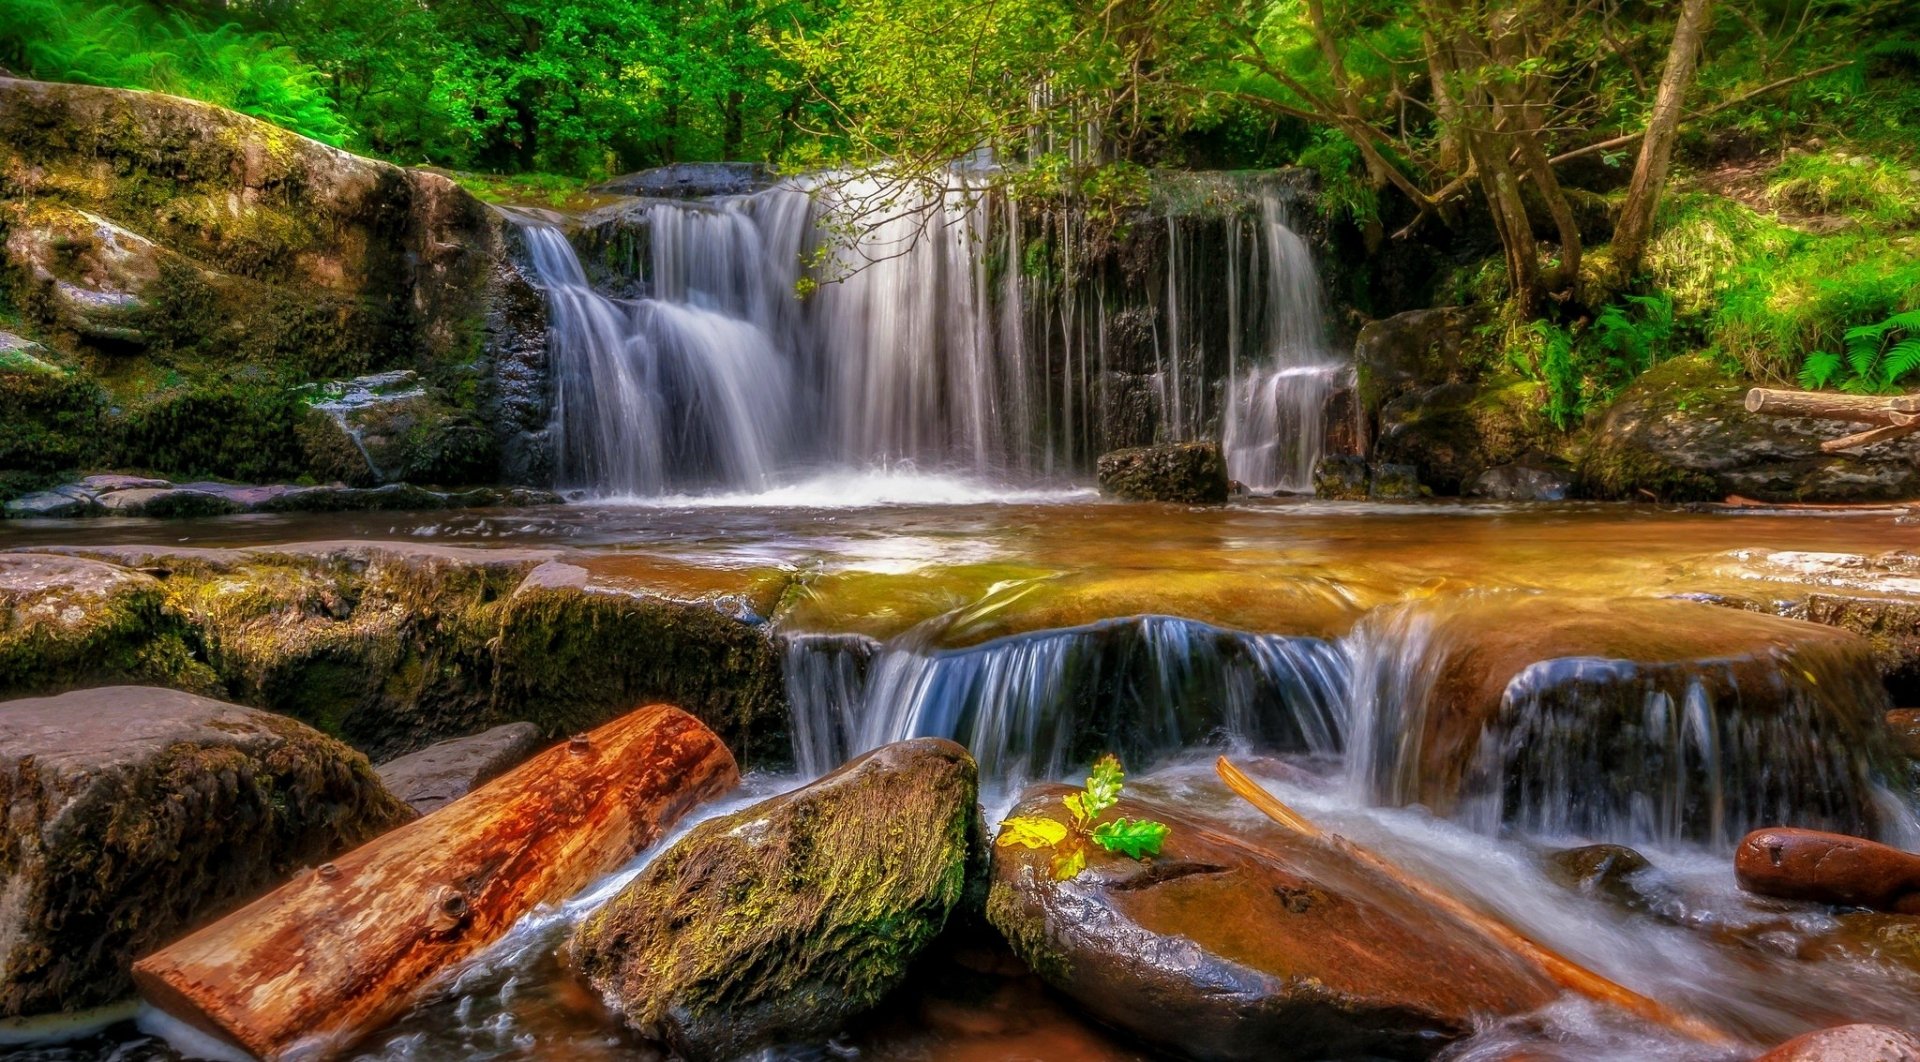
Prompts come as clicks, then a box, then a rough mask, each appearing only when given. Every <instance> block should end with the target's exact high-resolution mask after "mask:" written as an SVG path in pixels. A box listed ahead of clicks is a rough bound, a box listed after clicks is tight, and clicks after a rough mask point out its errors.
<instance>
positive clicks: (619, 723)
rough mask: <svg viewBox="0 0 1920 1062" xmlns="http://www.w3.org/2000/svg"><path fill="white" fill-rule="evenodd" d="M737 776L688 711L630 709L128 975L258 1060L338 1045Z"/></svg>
mask: <svg viewBox="0 0 1920 1062" xmlns="http://www.w3.org/2000/svg"><path fill="white" fill-rule="evenodd" d="M738 780H739V771H738V769H737V768H736V767H735V766H734V762H733V756H732V755H731V754H730V753H728V751H727V749H726V746H725V745H723V744H721V742H720V739H719V738H717V737H715V736H714V735H713V732H712V731H710V730H708V729H707V728H706V727H705V726H703V725H701V723H700V722H699V721H698V720H696V719H694V718H693V717H692V716H690V715H687V714H686V713H685V712H682V711H680V710H679V709H677V708H671V707H668V706H666V705H653V706H651V707H646V708H641V709H639V710H637V711H634V712H630V713H628V714H627V715H624V716H622V717H620V718H619V719H616V720H614V721H613V722H611V723H608V724H606V725H605V726H602V727H600V728H599V729H598V730H595V731H593V732H592V733H591V734H588V735H585V736H583V737H577V738H574V739H573V740H572V741H570V742H566V743H563V744H561V745H559V746H557V747H555V748H553V749H550V750H548V751H547V752H544V753H542V754H540V755H539V756H536V757H534V758H533V759H532V760H529V761H528V762H527V763H526V764H524V765H522V766H521V767H520V768H519V769H517V770H515V771H513V772H511V773H509V774H507V775H505V776H503V777H501V778H498V779H496V780H494V781H492V782H489V783H487V784H486V785H484V786H482V787H481V788H479V789H476V790H474V791H473V792H472V793H469V794H467V795H466V796H464V797H461V798H460V799H459V800H456V801H454V802H453V803H451V804H448V805H447V806H446V807H444V808H441V809H440V810H439V811H436V812H434V813H432V814H430V815H428V816H426V817H425V818H422V819H418V820H415V821H414V822H412V823H409V824H408V825H406V826H402V827H400V828H399V829H397V830H394V831H393V832H391V833H388V834H386V835H385V836H382V837H379V838H377V839H375V840H373V841H370V842H368V843H367V844H364V845H362V846H360V847H359V848H356V849H354V850H353V851H351V852H349V853H347V854H346V855H344V856H341V857H340V858H339V859H337V860H335V861H334V862H332V863H329V864H326V865H324V866H322V867H320V868H318V869H317V870H314V871H312V872H310V873H307V874H304V875H302V876H301V877H299V878H296V879H295V880H293V881H292V882H289V883H288V884H286V885H284V886H282V887H281V888H279V889H277V890H275V891H274V892H271V893H268V894H267V895H266V896H264V897H262V898H261V899H259V900H256V901H255V902H253V903H252V904H250V905H248V906H246V907H244V908H242V909H240V910H239V911H236V912H234V913H233V914H231V915H228V916H227V917H226V918H224V919H221V920H220V921H218V922H215V923H214V924H212V925H210V926H207V927H205V928H203V929H201V930H199V931H197V932H195V933H193V934H192V935H190V936H188V937H186V938H185V939H183V940H180V941H177V942H176V943H174V944H172V945H170V946H168V947H166V948H163V949H161V950H160V951H158V952H155V953H154V954H152V955H149V956H147V957H146V958H144V959H142V960H140V961H139V962H138V963H135V964H134V968H133V979H134V983H135V984H136V985H138V986H139V989H140V994H141V995H142V996H143V997H145V998H146V1000H147V1001H148V1002H149V1003H152V1004H153V1005H154V1006H156V1007H158V1008H159V1009H160V1010H162V1011H165V1012H166V1013H168V1014H171V1015H172V1016H174V1017H176V1018H179V1019H181V1020H184V1021H186V1022H188V1023H190V1024H192V1025H194V1026H196V1027H198V1028H201V1029H203V1030H206V1031H208V1032H211V1033H213V1034H215V1035H217V1036H220V1037H222V1038H224V1039H229V1040H232V1041H234V1042H237V1043H239V1044H240V1045H242V1046H244V1047H245V1048H246V1049H247V1050H248V1051H251V1052H252V1053H253V1054H255V1055H257V1056H259V1057H261V1058H263V1059H270V1060H277V1059H289V1058H301V1059H311V1058H326V1057H330V1056H333V1055H336V1054H339V1053H340V1052H342V1051H344V1050H346V1049H347V1048H349V1047H351V1046H352V1045H353V1043H354V1042H355V1041H357V1040H359V1039H360V1038H362V1037H363V1036H365V1035H366V1034H367V1033H369V1032H372V1031H374V1030H376V1029H378V1028H379V1027H380V1026H381V1025H383V1024H385V1023H386V1022H388V1021H390V1020H391V1019H392V1018H394V1017H395V1016H396V1015H398V1014H399V1013H401V1012H402V1011H403V1010H405V1009H406V1008H407V1007H408V1006H409V1005H410V1004H411V1003H413V1001H414V999H415V996H416V994H417V993H418V991H419V989H420V988H421V986H422V985H424V984H426V983H428V982H429V981H430V980H431V979H432V977H433V975H434V974H436V973H438V972H439V971H441V970H442V969H444V968H446V967H447V966H448V965H450V964H452V963H454V962H457V961H459V960H460V959H463V958H465V957H467V956H468V955H471V954H473V953H474V952H476V951H478V950H479V949H481V948H482V947H484V946H486V945H487V944H490V943H492V942H493V941H494V940H496V939H498V938H499V937H500V935H501V934H503V933H505V932H506V931H507V929H508V928H509V927H510V926H512V925H513V923H514V922H515V921H517V920H518V919H519V918H520V917H521V916H522V915H524V914H525V913H526V912H527V911H529V910H531V909H532V908H534V907H535V906H537V905H539V904H543V903H554V902H558V901H560V900H563V899H565V898H567V897H569V896H571V895H573V894H575V893H577V892H579V891H580V890H581V889H583V888H585V887H586V886H587V885H588V884H590V883H592V881H593V880H594V879H595V878H598V877H600V876H601V875H603V874H606V873H609V872H611V871H613V870H615V869H617V868H618V867H619V866H620V865H621V864H623V863H625V862H626V861H627V860H629V859H631V858H633V856H634V855H635V854H636V853H637V852H639V851H640V849H642V848H644V847H646V846H647V845H649V844H652V843H653V842H654V841H655V840H657V839H658V838H659V837H660V835H661V834H662V833H663V832H664V831H665V830H666V829H667V828H668V827H669V826H670V825H672V823H673V822H674V821H675V820H676V819H678V818H679V817H680V816H681V815H682V814H684V813H685V812H686V811H687V810H688V809H689V808H691V807H693V806H694V805H695V804H698V803H699V802H700V801H702V800H705V799H707V798H709V797H712V796H715V795H717V794H719V793H721V792H724V791H726V790H727V789H729V788H731V787H732V786H733V785H734V784H735V783H736V782H737V781H738Z"/></svg>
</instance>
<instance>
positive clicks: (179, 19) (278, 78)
mask: <svg viewBox="0 0 1920 1062" xmlns="http://www.w3.org/2000/svg"><path fill="white" fill-rule="evenodd" d="M0 65H5V66H8V67H10V68H12V69H14V70H15V71H16V72H18V73H21V74H24V75H27V76H30V77H37V78H42V79H45V80H51V81H79V82H84V83H87V84H93V85H108V86H112V87H115V88H143V89H153V90H156V91H160V92H169V93H173V94H174V95H177V96H190V97H193V98H194V99H202V100H206V101H208V102H210V103H217V104H220V105H221V106H223V107H231V108H232V109H234V110H236V111H240V112H242V113H243V114H251V115H253V116H254V117H256V118H263V119H265V120H267V121H269V122H272V123H274V124H275V125H280V126H285V127H286V128H288V129H291V130H293V131H294V132H297V133H301V134H304V135H306V136H310V137H312V138H314V139H315V140H321V141H325V142H326V143H329V144H340V143H343V142H344V141H345V140H346V138H347V134H348V127H347V123H346V121H345V120H344V119H343V118H342V117H341V115H340V113H339V111H338V110H337V109H336V107H335V105H334V101H333V100H332V99H330V98H329V97H328V96H327V93H326V90H325V88H324V86H323V85H322V84H321V80H320V75H319V73H318V72H317V71H316V70H315V69H314V68H313V67H312V66H310V65H308V64H307V63H306V62H304V61H302V60H301V58H300V57H299V56H298V55H296V54H295V53H294V52H293V51H292V50H291V49H289V48H287V47H284V46H282V45H279V44H276V43H274V42H273V41H272V40H270V39H269V38H268V37H267V36H265V35H264V34H259V33H250V32H247V31H245V30H243V29H241V28H240V27H239V26H237V25H232V24H227V25H219V26H211V27H209V26H203V25H201V24H199V23H197V22H195V21H194V20H193V19H191V18H190V17H188V16H187V15H186V14H184V13H181V12H177V11H176V12H173V13H170V14H166V15H162V14H160V13H159V12H157V11H155V10H154V9H152V8H150V7H147V6H146V5H144V4H142V3H139V2H137V0H127V2H116V0H0Z"/></svg>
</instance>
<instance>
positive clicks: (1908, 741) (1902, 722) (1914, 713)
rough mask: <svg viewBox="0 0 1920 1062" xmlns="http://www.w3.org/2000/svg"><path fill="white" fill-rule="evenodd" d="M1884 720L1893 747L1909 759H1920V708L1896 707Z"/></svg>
mask: <svg viewBox="0 0 1920 1062" xmlns="http://www.w3.org/2000/svg"><path fill="white" fill-rule="evenodd" d="M1886 720H1887V733H1888V735H1889V736H1891V737H1892V738H1893V747H1894V748H1896V749H1898V750H1899V751H1900V754H1901V755H1902V756H1905V757H1907V758H1908V759H1910V760H1920V708H1896V709H1894V710H1893V711H1891V712H1888V713H1887V715H1886Z"/></svg>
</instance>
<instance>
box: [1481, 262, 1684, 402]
mask: <svg viewBox="0 0 1920 1062" xmlns="http://www.w3.org/2000/svg"><path fill="white" fill-rule="evenodd" d="M1676 333H1677V325H1676V322H1675V319H1674V304H1673V298H1672V297H1671V296H1669V295H1667V294H1665V293H1656V294H1653V295H1629V296H1627V297H1626V298H1625V299H1623V300H1621V301H1620V302H1616V303H1610V304H1608V305H1606V306H1603V307H1601V309H1600V312H1599V313H1597V314H1595V315H1594V318H1593V320H1592V321H1591V322H1588V323H1585V324H1581V325H1576V326H1575V327H1574V328H1571V329H1569V328H1565V327H1562V326H1560V325H1557V324H1554V323H1552V322H1550V321H1534V322H1531V323H1530V324H1529V325H1528V326H1527V327H1526V329H1525V330H1524V331H1523V332H1522V333H1521V335H1520V342H1518V343H1514V344H1511V345H1510V346H1509V348H1508V352H1507V360H1508V362H1509V364H1511V365H1512V366H1513V368H1515V369H1516V370H1518V371H1519V372H1521V373H1522V374H1523V375H1525V376H1526V377H1528V378H1529V379H1533V380H1537V381H1538V382H1540V383H1542V384H1545V385H1546V391H1547V408H1546V413H1547V416H1548V418H1549V419H1551V420H1552V421H1553V423H1554V425H1555V426H1557V427H1559V428H1561V429H1563V430H1564V429H1566V428H1570V427H1572V426H1573V425H1574V424H1576V423H1578V422H1579V421H1581V420H1582V419H1584V418H1585V417H1586V415H1587V411H1588V410H1590V409H1594V408H1597V407H1599V406H1601V405H1604V404H1605V403H1607V402H1609V401H1611V400H1612V399H1613V397H1614V396H1615V395H1617V394H1619V393H1620V391H1621V389H1622V388H1624V387H1626V386H1627V385H1628V384H1629V383H1632V382H1633V379H1634V377H1636V376H1639V375H1640V374H1641V373H1643V372H1646V371H1647V370H1648V369H1651V368H1653V367H1654V365H1656V364H1658V363H1659V362H1660V361H1662V360H1664V359H1666V358H1667V357H1669V356H1671V355H1672V353H1673V351H1674V345H1675V341H1676Z"/></svg>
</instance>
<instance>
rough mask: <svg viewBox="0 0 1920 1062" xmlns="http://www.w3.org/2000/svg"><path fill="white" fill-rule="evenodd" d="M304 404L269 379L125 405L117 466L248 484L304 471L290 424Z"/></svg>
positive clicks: (200, 388)
mask: <svg viewBox="0 0 1920 1062" xmlns="http://www.w3.org/2000/svg"><path fill="white" fill-rule="evenodd" d="M304 411H305V407H304V406H303V405H302V403H301V402H300V400H299V398H297V397H296V396H295V395H294V394H293V393H292V392H291V391H290V390H288V389H287V388H285V387H282V386H278V385H276V384H274V383H269V382H263V383H248V382H242V381H227V382H221V383H210V384H199V385H194V386H189V387H184V388H181V389H179V390H175V391H170V392H163V393H161V394H158V395H155V396H153V397H151V398H149V399H147V400H146V401H145V402H144V403H142V404H141V405H139V406H136V407H134V408H132V409H130V410H128V412H127V415H126V419H125V422H124V423H123V424H122V425H121V430H120V432H119V436H118V439H117V442H118V444H119V450H120V452H119V454H118V457H119V461H118V463H119V464H122V465H124V466H126V467H137V468H150V469H155V470H159V471H164V472H166V473H168V474H169V475H173V476H217V477H222V478H228V479H234V480H240V481H244V482H252V483H270V482H274V481H276V480H286V479H292V478H295V477H297V476H299V475H300V473H301V472H302V471H303V467H304V466H303V460H302V454H301V450H300V443H299V438H298V435H297V434H296V431H295V428H296V426H297V425H298V424H299V420H300V417H301V415H302V414H303V413H304Z"/></svg>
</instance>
